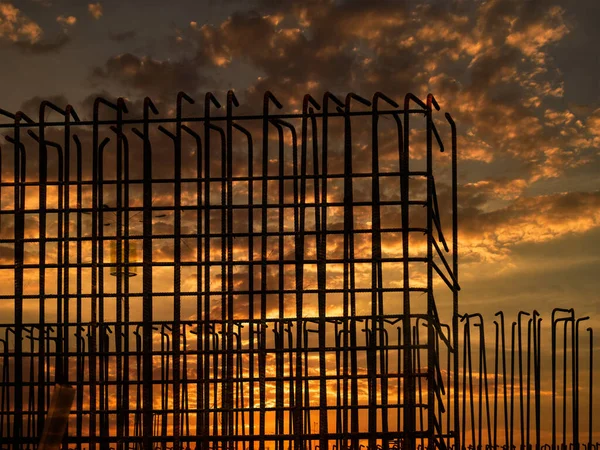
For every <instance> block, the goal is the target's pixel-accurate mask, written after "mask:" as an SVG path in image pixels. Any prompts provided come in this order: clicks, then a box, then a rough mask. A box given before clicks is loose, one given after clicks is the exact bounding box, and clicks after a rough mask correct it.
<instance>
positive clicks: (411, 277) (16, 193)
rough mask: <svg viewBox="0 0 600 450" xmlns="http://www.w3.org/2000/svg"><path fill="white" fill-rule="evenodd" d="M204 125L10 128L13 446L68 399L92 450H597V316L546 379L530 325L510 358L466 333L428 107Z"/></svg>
mask: <svg viewBox="0 0 600 450" xmlns="http://www.w3.org/2000/svg"><path fill="white" fill-rule="evenodd" d="M411 105H415V106H414V108H413V109H411ZM195 107H196V105H195V101H194V99H192V98H191V97H189V96H188V95H187V94H185V93H180V94H179V95H178V96H177V99H176V107H175V117H174V118H164V117H159V111H158V108H157V107H156V106H155V105H154V103H153V102H152V101H151V100H150V99H148V98H146V99H145V101H144V102H143V107H142V111H141V114H142V116H141V118H140V117H134V116H135V113H134V112H131V113H130V112H129V110H128V106H127V105H126V102H125V101H124V100H123V99H118V100H117V101H116V102H111V101H109V100H107V99H103V98H98V99H96V101H95V102H94V107H93V114H92V120H89V121H86V120H80V118H79V117H78V115H77V113H76V112H75V110H74V109H73V108H72V107H71V106H67V107H66V108H64V109H62V108H60V107H59V106H56V105H54V104H52V103H50V102H47V101H45V102H43V103H42V104H41V106H40V114H39V120H38V122H34V121H33V120H32V119H30V118H29V117H28V116H27V115H25V114H24V113H22V112H18V113H16V114H12V113H9V112H7V111H4V110H0V115H2V116H4V117H6V118H7V119H8V120H9V121H10V123H5V124H0V128H1V129H2V130H3V132H5V133H8V135H7V136H6V140H7V142H8V145H5V146H3V147H1V148H0V176H1V180H0V189H1V191H0V193H1V194H2V195H0V199H1V200H2V202H3V204H2V207H1V208H0V226H1V225H2V224H4V225H5V226H4V227H2V228H1V229H0V246H2V250H3V254H10V255H12V256H10V257H7V258H5V259H3V260H2V261H0V262H1V264H0V270H1V271H2V275H5V277H4V278H5V279H6V280H14V283H13V281H10V286H9V285H8V284H7V283H5V284H4V285H3V286H4V287H3V292H1V293H0V294H1V295H0V301H1V302H2V305H3V307H4V309H3V310H4V311H11V313H10V314H8V315H7V317H8V319H6V320H4V321H3V323H2V324H0V336H3V337H2V338H0V342H1V343H2V359H1V363H2V375H1V380H0V437H1V439H0V445H1V446H2V448H12V449H15V450H16V449H30V448H35V447H36V445H37V442H38V440H39V436H40V432H41V430H42V429H43V426H44V420H45V417H46V413H47V410H48V406H49V401H50V394H51V392H52V386H53V385H55V384H70V385H72V386H74V387H75V388H76V399H75V407H74V409H73V411H72V413H71V419H72V420H71V421H70V422H69V426H68V431H67V434H66V436H65V438H64V447H65V448H76V449H78V450H80V449H96V448H100V449H107V450H108V449H112V448H115V449H125V448H127V449H130V448H139V449H155V448H160V449H163V450H166V449H171V448H184V449H188V448H202V449H203V450H209V449H216V448H223V449H225V448H226V449H233V448H235V449H239V450H245V449H249V448H258V449H260V450H265V449H267V450H268V449H270V448H271V447H273V448H275V449H276V450H285V449H288V448H295V449H309V450H312V449H313V448H314V450H317V449H319V450H324V449H328V448H333V449H336V450H338V449H339V450H342V449H348V448H352V449H360V448H362V447H367V448H370V449H375V448H380V449H383V450H388V449H390V448H395V449H399V448H402V449H408V450H412V449H416V448H424V447H427V448H442V449H447V448H455V449H459V448H483V447H484V446H485V448H498V447H503V448H513V447H514V448H516V445H515V443H516V442H518V443H519V446H520V448H521V449H523V450H524V449H529V448H533V446H535V448H536V449H540V448H542V447H544V444H542V442H543V441H545V440H551V448H552V449H557V448H558V447H559V444H558V435H557V430H556V424H557V423H559V421H560V422H561V424H562V443H561V444H560V445H561V446H562V447H566V445H567V439H569V438H570V439H571V443H572V444H573V447H574V448H579V446H580V445H584V446H585V448H586V449H588V450H589V449H591V448H597V447H598V444H595V443H593V437H594V436H593V424H592V419H593V380H594V378H593V374H592V368H593V351H592V350H593V334H592V330H591V328H588V329H587V331H588V333H589V343H587V344H585V343H583V340H582V342H581V343H580V339H579V337H580V336H579V332H580V331H579V330H580V327H579V324H580V323H581V321H583V320H585V319H587V317H576V316H575V313H574V311H573V310H572V309H571V310H564V309H555V310H554V311H553V312H552V317H551V320H550V321H549V323H550V329H551V333H550V334H551V341H552V348H551V351H550V357H551V364H550V365H551V380H550V382H547V381H546V380H545V379H544V378H543V375H542V373H543V370H544V369H546V370H547V367H548V366H549V364H547V363H542V361H543V360H544V359H546V358H543V357H542V353H543V352H542V345H541V343H542V330H543V328H542V326H541V322H542V319H541V317H540V314H539V313H538V312H537V311H533V312H532V313H531V314H530V313H529V312H526V311H522V312H520V313H519V315H518V318H517V321H516V322H513V323H512V325H511V328H510V330H508V331H507V329H505V324H504V315H503V314H502V313H498V314H497V316H499V321H495V322H494V325H495V328H494V331H495V337H494V339H493V340H494V342H493V351H492V350H491V348H492V347H490V348H488V347H487V345H486V338H487V339H488V342H489V339H490V338H489V337H486V332H485V325H484V318H483V317H482V316H481V315H480V314H467V313H462V314H459V303H458V292H459V290H460V287H459V283H458V216H457V211H458V195H457V185H458V179H457V177H458V175H457V130H456V126H455V124H454V121H453V120H452V117H451V116H450V115H449V114H448V113H446V114H445V121H440V120H439V119H438V118H437V116H436V114H435V112H437V111H439V110H440V107H439V105H438V103H437V101H436V100H435V98H434V97H433V96H432V95H428V96H427V99H426V101H425V102H424V101H422V100H420V99H419V98H418V97H416V96H414V95H412V94H408V95H407V96H406V97H405V99H404V105H403V108H402V109H400V106H399V105H398V103H396V102H395V101H394V100H393V99H391V98H390V97H388V96H386V95H384V94H383V93H380V92H377V93H375V95H374V96H373V98H372V100H367V99H365V98H363V97H360V96H358V95H356V94H354V93H350V94H348V95H347V96H346V97H345V99H344V100H342V99H339V98H338V97H336V96H334V95H333V94H331V93H329V92H327V93H325V95H324V96H323V99H322V101H321V103H319V102H318V101H317V100H316V99H315V98H313V97H311V96H309V95H306V96H305V97H304V98H303V101H302V107H301V110H300V111H295V112H293V113H289V114H288V113H286V114H284V113H280V112H275V113H273V110H274V109H278V110H279V109H282V107H283V105H282V104H281V103H280V102H279V101H278V100H277V98H276V97H275V96H274V95H273V94H272V93H270V92H267V93H266V94H265V96H264V102H263V112H262V114H257V115H252V114H249V113H245V114H239V115H237V114H234V109H235V108H240V109H241V108H243V106H240V104H239V102H238V100H237V98H236V96H235V94H234V93H233V92H231V91H230V92H229V93H228V94H227V98H226V104H225V108H224V109H225V113H224V114H223V113H222V112H221V113H220V112H219V111H221V110H222V109H223V108H222V107H221V104H220V102H219V101H218V100H217V98H216V96H215V95H213V94H212V93H208V94H206V97H205V102H204V113H203V114H202V115H196V114H189V115H184V108H185V109H187V108H190V110H193V109H192V108H195ZM332 108H335V110H333V109H332ZM47 110H53V111H54V113H56V114H58V115H60V117H61V121H56V122H48V121H46V112H47ZM129 117H132V118H129ZM381 119H385V120H381ZM423 119H424V124H423V123H421V122H417V121H420V120H423ZM415 122H417V123H420V125H421V127H414V125H413V128H411V123H412V124H414V123H415ZM438 122H439V123H438ZM422 125H424V126H422ZM138 127H141V129H140V128H138ZM23 131H26V133H23ZM443 137H447V138H449V140H450V142H451V145H450V157H449V158H445V159H444V158H442V156H443V155H441V152H444V151H445V146H444V139H443ZM215 140H216V141H215ZM409 140H410V141H411V142H409ZM73 145H74V150H75V151H72V150H73ZM90 147H91V148H90ZM434 150H435V151H434ZM438 150H439V151H440V152H438ZM36 157H37V160H36ZM28 160H29V163H28ZM9 169H10V170H9ZM36 171H37V172H36ZM438 192H440V195H439V196H438ZM7 199H9V200H12V205H10V204H8V205H7V203H6V202H7ZM423 208H424V209H423ZM140 218H141V230H140V229H139V223H140ZM7 224H8V226H6V225H7ZM442 224H444V225H446V228H444V227H443V226H442ZM448 229H451V236H452V237H451V240H449V241H446V237H445V236H446V235H448V236H449V235H450V233H448ZM444 231H446V234H445V233H444ZM109 248H110V251H109V250H108V249H109ZM138 249H141V252H139V251H138ZM12 284H14V286H12ZM6 305H8V308H7V307H6ZM559 313H560V314H561V316H560V317H557V314H559ZM565 314H566V316H565ZM523 316H529V319H528V321H527V326H526V331H524V327H523V325H522V319H521V318H522V317H523ZM559 322H564V328H559V327H558V323H559ZM487 329H488V330H489V329H490V327H489V326H488V327H487ZM561 330H562V331H561ZM546 332H547V331H544V333H546ZM472 334H473V338H472ZM524 334H525V335H526V336H524ZM507 338H508V339H509V341H508V342H507ZM560 338H562V345H559V344H557V340H559V339H560ZM569 338H570V339H571V341H570V342H571V345H570V347H569V346H568V345H567V344H568V339H569ZM580 351H583V353H585V352H588V353H589V362H587V363H581V364H580V360H582V359H583V357H581V356H580ZM507 352H510V354H509V355H507ZM561 353H562V365H561V366H557V360H558V359H559V358H560V355H561ZM490 354H491V355H490ZM568 358H570V360H568ZM568 362H570V363H571V364H570V366H568V364H567V363H568ZM491 367H493V371H491V370H490V369H489V368H491ZM582 367H583V370H586V369H587V370H588V373H589V379H588V380H587V381H584V379H583V378H582V377H580V372H582ZM532 377H533V381H532ZM569 381H570V382H571V386H570V388H569V386H568V382H569ZM550 383H551V387H549V386H548V384H550ZM515 387H516V392H515ZM558 389H562V395H560V394H559V393H558ZM569 390H570V394H569V395H570V404H571V409H570V410H568V408H567V405H568V398H567V397H568V392H569ZM548 391H550V392H551V398H550V400H548V399H547V396H543V393H544V392H548ZM580 391H587V394H588V398H587V400H586V401H585V402H581V401H580ZM557 401H559V402H562V414H561V415H560V418H559V417H558V415H557V411H558V410H557V408H556V402H557ZM550 403H551V411H552V417H551V420H547V419H546V415H544V414H542V410H544V409H548V408H549V404H550ZM585 408H587V420H586V422H583V423H582V422H581V421H580V420H579V419H580V415H581V412H582V411H586V410H585ZM517 424H518V425H517ZM568 424H571V430H570V433H567V425H568ZM586 425H587V429H588V432H587V435H585V434H584V433H583V431H582V429H583V428H585V426H586ZM550 427H551V432H550V431H549V430H550ZM542 433H544V437H542Z"/></svg>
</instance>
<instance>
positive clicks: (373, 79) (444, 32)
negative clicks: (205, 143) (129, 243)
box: [0, 0, 600, 378]
mask: <svg viewBox="0 0 600 450" xmlns="http://www.w3.org/2000/svg"><path fill="white" fill-rule="evenodd" d="M598 18H600V2H598V1H597V0H578V1H572V0H571V1H569V0H556V1H552V0H488V1H475V0H473V1H469V0H447V1H446V0H437V1H436V0H415V1H368V0H362V1H361V0H356V1H350V0H347V1H344V0H298V1H278V0H248V1H241V0H240V1H236V0H222V1H216V0H215V1H213V0H210V1H198V0H171V1H169V2H167V1H164V0H127V1H124V0H104V1H100V2H94V3H88V2H87V1H75V0H13V1H0V61H2V70H1V71H0V108H3V109H5V110H8V111H17V110H23V111H24V112H26V113H27V114H29V115H32V117H37V108H38V105H39V103H40V101H41V100H42V99H51V100H52V101H54V102H55V103H57V104H58V105H62V106H64V105H66V104H67V103H71V104H72V105H73V106H74V107H75V108H76V109H77V111H78V112H79V115H80V116H81V118H82V119H83V118H91V105H92V102H93V99H94V98H95V97H96V96H98V95H103V96H106V97H108V98H115V97H118V96H121V97H124V98H125V99H126V100H127V101H128V102H129V103H131V104H137V105H139V102H140V101H141V100H142V99H143V98H144V97H145V96H150V97H151V98H152V99H153V100H154V101H155V103H156V105H157V106H158V108H159V109H160V110H161V112H164V113H165V115H167V114H171V115H172V114H173V109H172V108H173V106H174V100H175V96H176V94H177V92H178V91H185V92H186V93H188V94H189V95H190V96H191V97H194V98H196V99H198V100H199V101H201V99H203V97H204V93H205V92H206V91H212V92H214V93H215V95H216V97H217V98H219V99H220V100H221V102H222V103H223V104H224V103H225V98H226V92H227V91H228V90H230V89H233V90H235V92H236V94H237V96H238V98H239V100H240V103H241V104H242V105H247V106H242V111H246V110H245V109H243V108H249V109H248V110H259V108H260V106H261V105H262V96H263V94H264V92H265V91H266V90H270V91H272V92H273V93H274V94H275V95H276V96H277V98H278V99H279V100H280V101H281V103H282V104H283V105H284V107H285V108H284V109H285V110H286V111H293V110H297V109H298V108H299V107H300V106H299V105H300V104H301V101H302V96H303V95H304V94H305V93H311V94H312V95H313V96H314V97H315V98H322V95H323V93H324V92H325V91H331V92H333V93H335V94H337V95H339V96H340V98H342V97H343V96H344V95H345V94H346V93H347V92H350V91H352V92H355V93H357V94H360V95H363V96H365V97H367V98H371V97H372V95H373V93H375V92H376V91H381V92H384V93H385V94H386V95H387V96H389V97H391V98H393V99H395V100H396V101H397V102H398V103H400V104H401V103H402V100H403V98H404V95H405V94H406V93H407V92H412V93H414V94H416V95H417V96H418V97H420V98H422V99H425V98H426V96H427V93H429V92H431V93H433V94H434V95H435V97H436V99H437V101H438V102H439V104H440V105H441V106H442V109H443V110H444V111H449V112H450V113H452V116H453V118H454V120H455V122H456V123H457V126H458V133H459V138H458V148H459V184H460V188H459V217H460V218H459V245H460V284H461V287H462V291H461V297H460V311H461V312H482V313H484V315H486V317H488V318H489V319H488V320H489V321H490V323H491V320H493V319H492V317H493V314H494V313H495V312H496V311H498V310H501V309H502V310H504V311H505V312H506V314H507V315H508V316H509V317H510V318H511V319H510V320H512V318H513V317H516V315H517V313H518V311H519V310H520V309H526V310H528V311H531V310H532V309H537V310H539V311H540V312H542V313H543V314H544V315H545V316H546V317H548V318H549V313H550V311H551V310H552V308H553V307H556V306H562V307H567V308H569V307H574V308H575V311H576V314H577V315H578V316H585V315H590V316H591V320H590V322H589V324H590V325H591V326H595V328H596V329H600V327H599V326H598V325H599V324H600V314H599V313H600V308H599V305H600V298H599V294H598V292H599V288H600V277H599V274H600V180H599V179H598V174H599V173H600V150H599V149H600V81H599V80H600V76H599V74H600V58H599V56H598V47H597V45H598V42H600V28H599V27H598ZM2 120H3V121H4V119H2ZM274 134H275V133H274ZM2 144H4V141H3V142H2ZM586 326H587V324H586ZM545 337H546V338H548V337H549V333H547V334H546V336H545ZM596 348H598V344H596ZM596 378H597V377H596Z"/></svg>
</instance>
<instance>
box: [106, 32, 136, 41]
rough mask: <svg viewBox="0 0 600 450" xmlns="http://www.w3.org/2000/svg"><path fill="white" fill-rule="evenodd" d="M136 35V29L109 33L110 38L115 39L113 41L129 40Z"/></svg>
mask: <svg viewBox="0 0 600 450" xmlns="http://www.w3.org/2000/svg"><path fill="white" fill-rule="evenodd" d="M136 36H137V31H135V30H128V31H122V32H120V33H110V34H109V38H110V40H111V41H115V42H125V41H129V40H131V39H134V38H135V37H136Z"/></svg>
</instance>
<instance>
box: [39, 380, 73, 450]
mask: <svg viewBox="0 0 600 450" xmlns="http://www.w3.org/2000/svg"><path fill="white" fill-rule="evenodd" d="M74 398H75V389H74V388H72V387H70V386H64V385H60V384H57V385H56V386H55V387H54V393H53V394H52V400H51V402H50V409H49V410H48V417H47V418H46V423H45V424H44V432H43V433H42V438H41V439H40V445H39V447H38V450H58V449H59V448H60V444H61V442H62V439H63V436H64V434H65V430H66V428H67V423H68V421H69V413H70V412H71V405H72V404H73V399H74Z"/></svg>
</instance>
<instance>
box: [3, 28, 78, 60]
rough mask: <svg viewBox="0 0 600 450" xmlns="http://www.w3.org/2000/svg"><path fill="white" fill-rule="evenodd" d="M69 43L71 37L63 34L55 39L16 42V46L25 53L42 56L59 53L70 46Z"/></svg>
mask: <svg viewBox="0 0 600 450" xmlns="http://www.w3.org/2000/svg"><path fill="white" fill-rule="evenodd" d="M69 42H71V37H70V36H69V35H68V34H66V33H61V34H59V35H58V36H56V37H55V38H54V39H49V40H46V39H44V40H40V41H35V42H30V41H18V42H15V43H14V45H15V46H16V47H17V48H19V49H20V50H21V51H23V52H24V53H30V54H34V55H41V54H45V53H56V52H59V51H60V50H62V48H63V47H65V46H66V45H67V44H69Z"/></svg>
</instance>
